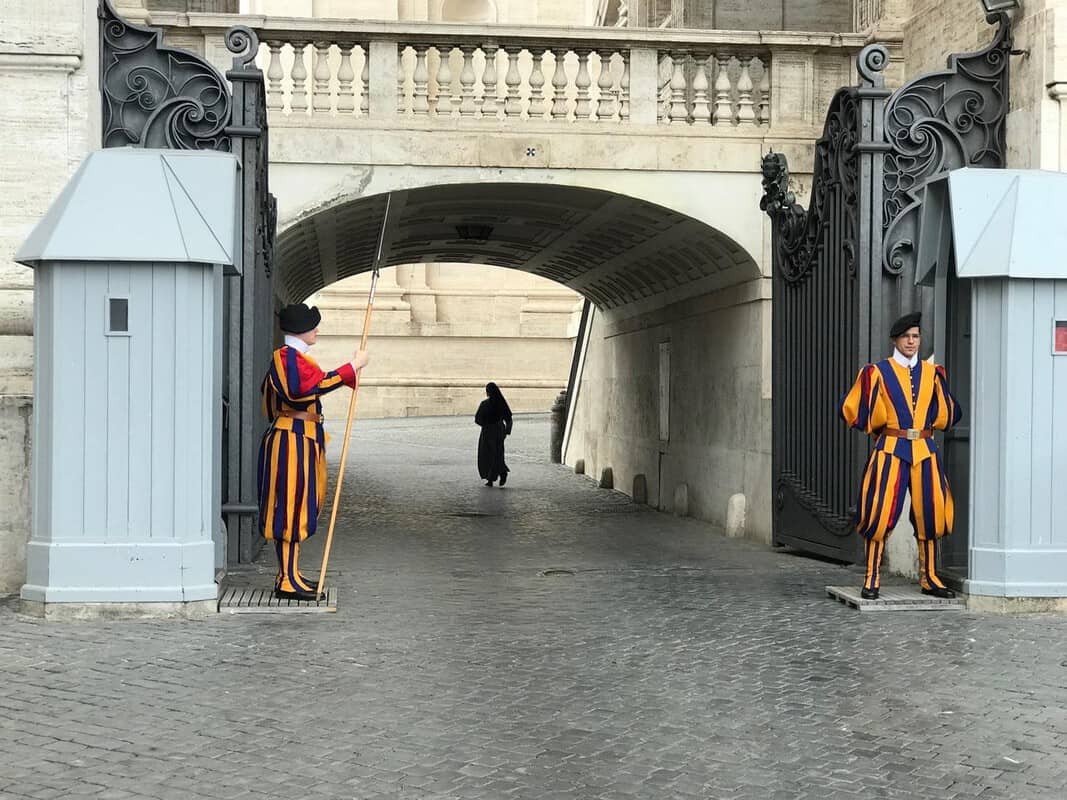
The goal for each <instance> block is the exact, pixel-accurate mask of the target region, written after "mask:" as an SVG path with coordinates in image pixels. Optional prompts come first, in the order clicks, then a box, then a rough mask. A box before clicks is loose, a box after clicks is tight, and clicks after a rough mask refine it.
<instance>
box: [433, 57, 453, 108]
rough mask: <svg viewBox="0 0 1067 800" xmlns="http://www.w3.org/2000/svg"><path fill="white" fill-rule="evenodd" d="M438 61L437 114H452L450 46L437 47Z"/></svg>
mask: <svg viewBox="0 0 1067 800" xmlns="http://www.w3.org/2000/svg"><path fill="white" fill-rule="evenodd" d="M437 55H438V57H439V58H440V63H439V65H438V67H437V112H436V113H437V116H439V117H451V116H452V48H451V47H447V46H445V47H438V48H437Z"/></svg>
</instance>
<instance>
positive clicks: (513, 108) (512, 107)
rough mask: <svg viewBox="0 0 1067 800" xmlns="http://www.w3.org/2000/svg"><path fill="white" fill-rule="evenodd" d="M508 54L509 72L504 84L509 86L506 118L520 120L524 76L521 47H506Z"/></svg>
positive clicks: (505, 108)
mask: <svg viewBox="0 0 1067 800" xmlns="http://www.w3.org/2000/svg"><path fill="white" fill-rule="evenodd" d="M504 51H505V52H506V53H507V54H508V71H507V74H506V75H505V76H504V84H505V85H506V86H507V93H508V95H507V99H506V100H505V101H504V118H505V119H518V118H519V117H521V116H522V98H521V97H519V84H520V83H522V76H521V75H520V74H519V53H521V52H522V48H521V47H515V46H512V47H505V48H504Z"/></svg>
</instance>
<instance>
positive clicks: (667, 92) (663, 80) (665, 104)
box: [656, 53, 674, 122]
mask: <svg viewBox="0 0 1067 800" xmlns="http://www.w3.org/2000/svg"><path fill="white" fill-rule="evenodd" d="M673 66H674V65H673V63H672V61H671V58H670V56H668V55H667V54H666V53H664V54H663V57H662V58H661V59H660V60H659V94H658V95H657V98H658V100H659V109H658V110H657V112H656V119H661V120H663V121H664V122H667V121H668V120H669V119H670V110H671V74H672V73H673V71H674V69H673Z"/></svg>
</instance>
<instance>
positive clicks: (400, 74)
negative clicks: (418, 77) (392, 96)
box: [367, 45, 408, 114]
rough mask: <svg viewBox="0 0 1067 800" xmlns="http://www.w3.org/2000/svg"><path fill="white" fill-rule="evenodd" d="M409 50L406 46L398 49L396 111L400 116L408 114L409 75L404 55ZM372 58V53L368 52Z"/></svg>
mask: <svg viewBox="0 0 1067 800" xmlns="http://www.w3.org/2000/svg"><path fill="white" fill-rule="evenodd" d="M407 50H408V48H407V46H406V45H400V46H398V47H397V49H396V110H397V112H398V113H400V114H406V113H407V110H408V89H407V73H406V72H405V70H406V69H407V67H405V66H404V53H406V52H407ZM367 57H368V58H369V57H370V51H369V50H368V51H367Z"/></svg>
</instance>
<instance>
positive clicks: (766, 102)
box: [759, 59, 771, 125]
mask: <svg viewBox="0 0 1067 800" xmlns="http://www.w3.org/2000/svg"><path fill="white" fill-rule="evenodd" d="M760 65H761V66H762V67H763V75H761V76H760V79H759V122H760V125H770V124H771V65H770V63H769V62H768V61H767V60H766V59H760Z"/></svg>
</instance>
